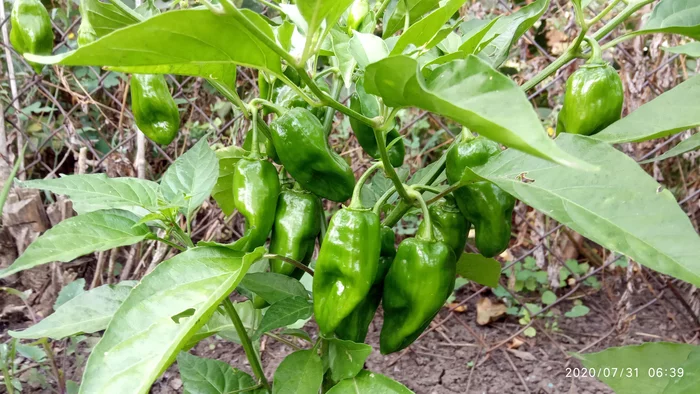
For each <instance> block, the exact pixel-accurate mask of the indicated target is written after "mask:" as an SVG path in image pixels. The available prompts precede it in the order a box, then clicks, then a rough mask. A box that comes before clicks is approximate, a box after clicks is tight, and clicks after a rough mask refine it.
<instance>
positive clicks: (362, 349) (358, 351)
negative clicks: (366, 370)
mask: <svg viewBox="0 0 700 394" xmlns="http://www.w3.org/2000/svg"><path fill="white" fill-rule="evenodd" d="M371 353H372V346H370V345H366V344H364V343H355V342H353V341H345V340H342V339H337V338H331V339H328V362H329V365H330V369H331V379H333V381H334V382H338V381H340V380H343V379H350V378H353V377H355V376H356V375H357V374H358V373H359V372H360V371H361V370H362V368H363V367H364V365H365V360H367V357H369V355H370V354H371Z"/></svg>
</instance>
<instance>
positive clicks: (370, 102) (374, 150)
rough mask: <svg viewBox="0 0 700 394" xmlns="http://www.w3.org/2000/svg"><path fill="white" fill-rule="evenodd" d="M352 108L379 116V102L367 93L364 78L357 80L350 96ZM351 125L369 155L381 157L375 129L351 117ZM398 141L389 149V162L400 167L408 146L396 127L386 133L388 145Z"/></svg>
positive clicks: (369, 114)
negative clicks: (353, 91)
mask: <svg viewBox="0 0 700 394" xmlns="http://www.w3.org/2000/svg"><path fill="white" fill-rule="evenodd" d="M350 109H352V110H354V111H357V112H359V113H360V114H362V115H364V116H366V117H368V118H373V117H375V116H379V102H378V101H377V98H376V97H375V96H372V95H371V94H369V93H367V92H366V91H365V87H364V83H363V79H359V80H357V84H356V85H355V93H353V94H352V96H350ZM350 127H352V131H353V132H354V133H355V138H357V142H359V143H360V146H361V147H362V149H364V151H365V152H367V154H368V155H370V156H371V157H373V158H375V159H380V158H381V157H380V152H379V146H378V145H377V139H376V138H375V136H374V130H373V129H372V128H371V127H370V126H368V125H366V124H364V123H362V122H360V121H359V120H357V119H355V118H352V117H351V118H350ZM397 138H398V139H399V140H398V141H396V142H395V143H394V144H393V146H392V147H391V148H389V150H388V152H387V153H388V155H389V162H390V163H391V165H392V166H394V167H400V166H401V165H402V164H403V158H404V155H405V154H406V148H405V146H404V143H403V139H402V138H401V134H399V132H398V131H397V130H396V129H392V130H391V131H390V132H389V133H388V134H387V135H385V139H386V144H387V146H388V145H389V144H391V143H392V142H393V141H394V140H395V139H397Z"/></svg>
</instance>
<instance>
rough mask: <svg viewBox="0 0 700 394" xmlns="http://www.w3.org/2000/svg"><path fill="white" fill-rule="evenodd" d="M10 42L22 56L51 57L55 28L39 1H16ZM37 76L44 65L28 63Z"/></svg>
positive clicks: (11, 17)
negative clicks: (26, 54)
mask: <svg viewBox="0 0 700 394" xmlns="http://www.w3.org/2000/svg"><path fill="white" fill-rule="evenodd" d="M10 21H11V23H12V30H10V42H11V43H12V46H13V47H15V49H16V50H17V52H19V53H20V54H25V53H31V54H33V55H50V54H51V51H52V50H53V39H54V36H53V28H52V27H51V18H50V17H49V13H48V11H46V8H45V7H44V5H43V4H41V1H39V0H16V1H15V3H14V5H13V6H12V12H11V15H10ZM28 63H29V64H30V65H31V66H32V68H34V71H36V73H37V74H39V73H41V69H42V68H43V67H44V65H43V64H38V63H34V62H28Z"/></svg>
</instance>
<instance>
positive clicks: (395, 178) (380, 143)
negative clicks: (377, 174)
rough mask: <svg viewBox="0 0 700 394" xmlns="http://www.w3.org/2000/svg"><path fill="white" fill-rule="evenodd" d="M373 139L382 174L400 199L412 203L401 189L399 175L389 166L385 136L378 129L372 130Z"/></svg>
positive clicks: (401, 184) (404, 190) (402, 188)
mask: <svg viewBox="0 0 700 394" xmlns="http://www.w3.org/2000/svg"><path fill="white" fill-rule="evenodd" d="M374 139H376V140H377V148H379V156H380V158H381V159H382V163H384V173H385V174H386V176H387V177H388V178H389V179H391V182H392V183H393V184H394V187H395V188H396V191H397V192H398V193H399V196H400V197H401V199H402V200H404V201H407V202H409V203H412V202H413V199H412V198H411V197H410V196H409V195H408V193H406V189H405V188H404V187H403V183H402V182H401V179H400V178H399V174H397V173H396V170H395V169H394V166H392V165H391V160H390V159H389V151H388V150H387V148H386V134H384V132H383V131H381V130H380V129H374Z"/></svg>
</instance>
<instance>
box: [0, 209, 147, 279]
mask: <svg viewBox="0 0 700 394" xmlns="http://www.w3.org/2000/svg"><path fill="white" fill-rule="evenodd" d="M138 220H139V218H138V217H137V216H136V215H134V214H133V213H131V212H127V211H121V210H117V209H114V210H105V211H94V212H90V213H86V214H85V215H79V216H74V217H72V218H69V219H66V220H64V221H62V222H60V223H59V224H57V225H56V226H54V227H53V228H51V229H49V230H48V231H46V232H45V233H44V234H42V235H41V236H40V237H39V238H37V239H36V241H34V242H32V243H31V244H29V246H28V247H27V249H26V250H25V251H24V253H23V254H22V255H21V256H19V257H18V258H17V260H15V262H14V263H12V265H10V266H9V267H7V268H5V269H3V270H0V278H4V277H6V276H8V275H11V274H14V273H15V272H19V271H24V270H26V269H29V268H32V267H36V266H37V265H41V264H46V263H50V262H52V261H59V262H63V263H65V262H69V261H71V260H73V259H75V258H77V257H80V256H83V255H86V254H88V253H92V252H99V251H103V250H109V249H112V248H116V247H117V246H126V245H133V244H135V243H137V242H140V241H142V240H143V239H145V238H146V237H147V236H148V235H149V234H151V232H150V231H149V230H148V227H146V225H143V224H141V225H137V222H138Z"/></svg>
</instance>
